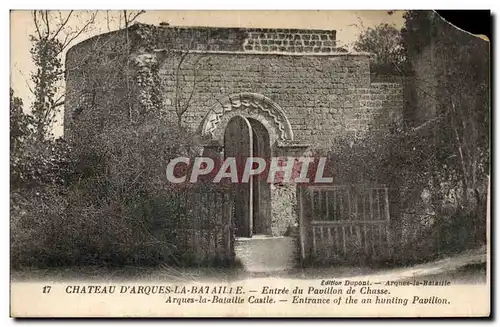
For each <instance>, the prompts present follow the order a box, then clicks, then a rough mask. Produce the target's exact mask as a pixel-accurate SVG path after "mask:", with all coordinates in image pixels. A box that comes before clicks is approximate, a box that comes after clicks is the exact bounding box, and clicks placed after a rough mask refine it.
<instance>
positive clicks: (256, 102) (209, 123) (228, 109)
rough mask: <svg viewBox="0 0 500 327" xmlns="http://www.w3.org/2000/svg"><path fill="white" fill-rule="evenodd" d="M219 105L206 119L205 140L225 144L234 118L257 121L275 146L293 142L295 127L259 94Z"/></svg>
mask: <svg viewBox="0 0 500 327" xmlns="http://www.w3.org/2000/svg"><path fill="white" fill-rule="evenodd" d="M218 102H219V103H218V104H217V105H215V106H214V107H213V108H212V109H211V110H210V111H209V112H208V114H207V115H206V116H205V118H204V119H203V122H202V125H201V134H202V136H203V137H207V138H210V139H212V140H215V141H218V143H219V144H223V140H224V131H225V129H226V126H227V124H228V122H229V121H230V120H231V118H233V117H234V116H242V117H245V118H252V119H255V120H257V121H259V122H260V123H261V124H262V125H264V127H265V128H266V129H267V131H268V133H269V138H270V141H271V144H274V143H275V142H279V141H281V142H292V141H293V138H294V136H293V131H292V127H291V125H290V122H289V121H288V118H287V117H286V115H285V112H284V111H283V109H281V108H280V107H279V106H278V105H277V104H276V103H275V102H274V101H272V100H271V99H269V98H268V97H266V96H264V95H261V94H257V93H239V94H234V95H231V96H229V97H227V98H225V99H223V100H222V101H220V100H219V101H218Z"/></svg>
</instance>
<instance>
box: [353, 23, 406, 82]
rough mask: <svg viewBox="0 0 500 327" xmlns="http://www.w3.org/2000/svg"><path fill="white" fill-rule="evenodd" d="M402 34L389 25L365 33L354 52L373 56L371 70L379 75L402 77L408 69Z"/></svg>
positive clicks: (362, 34)
mask: <svg viewBox="0 0 500 327" xmlns="http://www.w3.org/2000/svg"><path fill="white" fill-rule="evenodd" d="M402 41H403V40H402V38H401V33H400V31H399V30H398V29H396V28H395V27H394V26H391V25H389V24H387V23H385V24H380V25H378V26H377V27H375V28H368V29H366V30H365V31H363V32H362V33H361V34H360V36H359V38H358V40H357V41H356V42H355V44H354V50H356V51H364V52H369V53H371V54H372V57H371V58H370V69H371V71H372V72H373V73H375V74H377V75H398V76H399V75H401V74H402V72H403V71H404V70H405V69H406V60H407V58H406V53H405V48H404V45H403V43H402Z"/></svg>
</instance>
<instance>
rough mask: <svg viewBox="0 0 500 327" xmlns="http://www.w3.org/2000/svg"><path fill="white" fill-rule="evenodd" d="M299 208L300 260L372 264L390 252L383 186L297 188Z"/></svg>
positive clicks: (387, 210)
mask: <svg viewBox="0 0 500 327" xmlns="http://www.w3.org/2000/svg"><path fill="white" fill-rule="evenodd" d="M299 208H300V212H299V220H300V223H299V226H300V235H301V242H300V244H301V256H302V259H303V260H310V259H312V261H319V262H323V263H327V262H346V263H347V262H353V261H360V260H363V261H376V260H378V259H380V258H385V257H387V256H388V255H389V253H390V251H391V232H390V216H389V199H388V190H387V187H385V186H384V185H374V186H370V185H356V186H339V185H328V186H310V187H304V188H299Z"/></svg>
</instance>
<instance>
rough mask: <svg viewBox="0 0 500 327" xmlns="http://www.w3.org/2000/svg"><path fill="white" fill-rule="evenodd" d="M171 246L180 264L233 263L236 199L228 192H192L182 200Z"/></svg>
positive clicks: (212, 190) (215, 190)
mask: <svg viewBox="0 0 500 327" xmlns="http://www.w3.org/2000/svg"><path fill="white" fill-rule="evenodd" d="M181 202H182V206H180V207H179V210H178V219H176V220H177V222H176V223H175V226H172V228H175V231H172V232H173V233H168V234H169V235H171V237H172V235H173V238H174V239H173V240H172V243H174V244H176V248H177V250H176V254H175V255H176V257H177V258H178V260H179V261H180V262H181V263H188V262H189V263H190V264H193V263H199V264H202V265H206V264H209V263H210V262H217V263H218V264H220V263H221V262H225V263H228V264H230V263H232V262H233V260H234V230H233V229H234V228H233V222H232V219H233V217H232V216H233V214H232V211H233V196H232V194H231V192H228V191H227V190H223V189H221V190H217V189H204V188H199V189H193V190H190V191H189V192H188V193H187V194H186V197H185V198H184V199H183V200H182V201H181Z"/></svg>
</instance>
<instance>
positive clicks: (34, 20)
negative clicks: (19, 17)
mask: <svg viewBox="0 0 500 327" xmlns="http://www.w3.org/2000/svg"><path fill="white" fill-rule="evenodd" d="M36 13H37V11H36V10H33V22H34V23H35V28H36V32H37V34H38V39H40V40H41V39H42V33H41V32H40V27H39V26H38V19H36Z"/></svg>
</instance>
